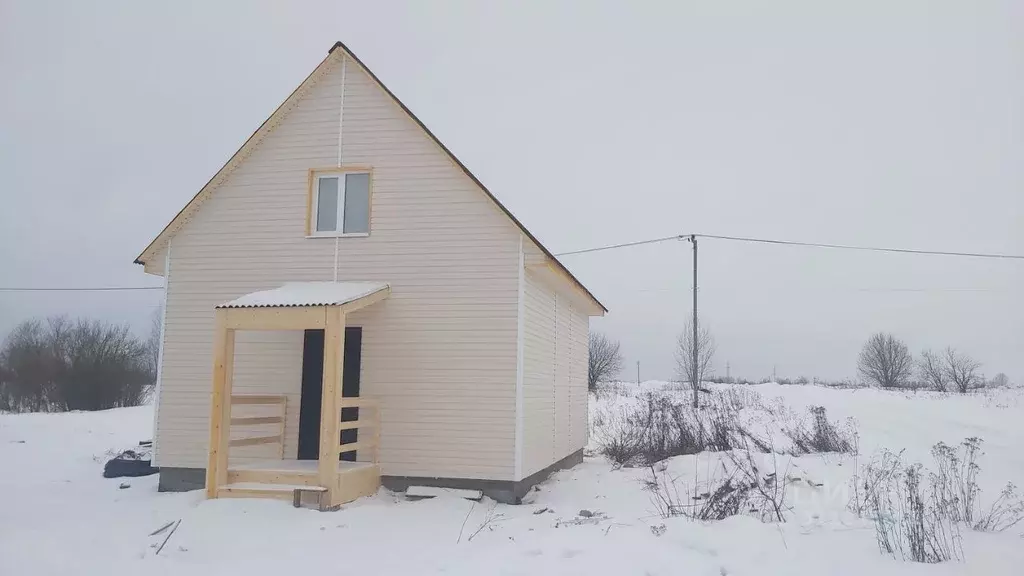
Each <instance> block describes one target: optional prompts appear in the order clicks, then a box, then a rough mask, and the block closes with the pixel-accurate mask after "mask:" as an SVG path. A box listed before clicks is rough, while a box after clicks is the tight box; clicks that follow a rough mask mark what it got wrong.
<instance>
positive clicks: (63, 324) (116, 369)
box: [0, 317, 155, 411]
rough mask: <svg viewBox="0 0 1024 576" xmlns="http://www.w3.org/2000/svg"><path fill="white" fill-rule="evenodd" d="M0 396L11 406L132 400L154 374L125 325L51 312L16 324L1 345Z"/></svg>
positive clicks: (101, 405)
mask: <svg viewBox="0 0 1024 576" xmlns="http://www.w3.org/2000/svg"><path fill="white" fill-rule="evenodd" d="M0 366H3V369H2V370H0V374H2V378H3V380H2V381H0V398H2V399H3V400H2V401H3V403H4V408H5V409H7V410H12V411H66V410H103V409H106V408H116V407H121V406H137V405H139V404H141V403H142V402H143V401H145V395H146V387H147V385H149V384H151V383H152V382H153V380H154V377H155V374H154V372H153V366H152V365H151V362H149V360H148V357H147V353H146V347H145V345H144V344H143V343H142V342H141V341H140V340H139V339H138V338H137V337H135V336H134V335H133V334H132V333H131V331H130V330H129V328H128V327H127V326H117V325H112V324H106V323H104V322H100V321H96V320H77V321H74V322H72V321H70V320H68V319H67V318H65V317H54V318H50V319H49V320H47V322H46V323H43V322H40V321H38V320H31V321H28V322H24V323H22V324H21V325H19V326H18V327H17V328H15V330H14V331H13V332H12V333H11V335H10V336H9V337H8V338H7V340H6V341H5V342H4V345H3V347H2V349H0Z"/></svg>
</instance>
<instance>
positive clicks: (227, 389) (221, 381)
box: [206, 308, 235, 498]
mask: <svg viewBox="0 0 1024 576" xmlns="http://www.w3.org/2000/svg"><path fill="white" fill-rule="evenodd" d="M214 324H215V327H214V332H213V394H212V398H211V401H210V457H209V461H208V462H207V464H206V497H207V498H216V497H217V488H218V487H219V486H223V485H224V484H226V483H227V477H228V445H229V444H230V442H231V380H232V378H233V373H234V365H235V331H234V330H230V329H228V328H227V322H226V318H225V313H224V310H223V309H219V308H218V309H217V310H216V312H215V321H214Z"/></svg>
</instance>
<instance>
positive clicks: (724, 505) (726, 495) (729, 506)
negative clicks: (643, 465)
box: [643, 466, 753, 522]
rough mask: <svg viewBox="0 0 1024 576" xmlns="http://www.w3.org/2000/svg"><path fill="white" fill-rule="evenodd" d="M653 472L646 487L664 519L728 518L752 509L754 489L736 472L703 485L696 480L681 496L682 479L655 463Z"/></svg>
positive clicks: (705, 519)
mask: <svg viewBox="0 0 1024 576" xmlns="http://www.w3.org/2000/svg"><path fill="white" fill-rule="evenodd" d="M650 472H651V476H650V478H648V479H645V480H644V481H643V484H644V489H645V490H647V491H648V492H650V493H651V502H652V503H653V504H654V507H655V509H656V510H657V512H658V515H659V516H661V517H662V518H670V517H673V516H684V517H686V518H689V519H691V520H699V521H702V522H706V521H713V520H724V519H726V518H729V517H731V516H736V515H738V514H741V513H743V512H745V511H746V510H748V509H749V508H750V502H749V501H750V495H751V492H752V490H753V488H752V487H751V486H749V485H745V484H742V483H740V482H737V479H736V475H735V474H730V475H729V476H728V477H726V478H724V479H721V478H715V479H710V480H709V481H708V482H707V483H706V484H705V485H704V486H703V487H700V486H698V485H697V484H696V483H695V484H694V486H693V489H692V492H691V493H687V494H683V495H680V493H679V488H678V486H677V483H678V478H673V477H671V476H670V475H669V473H668V472H667V471H666V470H662V471H661V472H658V471H657V470H655V468H654V467H653V466H652V467H651V469H650ZM687 498H688V499H689V502H687V501H686V499H687Z"/></svg>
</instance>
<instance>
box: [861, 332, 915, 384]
mask: <svg viewBox="0 0 1024 576" xmlns="http://www.w3.org/2000/svg"><path fill="white" fill-rule="evenodd" d="M913 370H914V360H913V358H912V357H911V355H910V351H909V350H908V349H907V345H906V344H905V343H903V341H902V340H900V339H898V338H896V337H895V336H893V335H892V334H886V333H883V332H879V333H877V334H875V335H873V336H872V337H871V338H869V339H868V341H867V343H866V344H864V348H863V349H861V351H860V358H859V359H858V360H857V372H858V373H859V374H860V376H861V377H862V378H864V379H865V380H867V381H868V382H869V383H873V384H875V385H877V386H880V387H882V388H905V387H906V386H907V383H908V382H909V381H910V377H911V376H912V375H913Z"/></svg>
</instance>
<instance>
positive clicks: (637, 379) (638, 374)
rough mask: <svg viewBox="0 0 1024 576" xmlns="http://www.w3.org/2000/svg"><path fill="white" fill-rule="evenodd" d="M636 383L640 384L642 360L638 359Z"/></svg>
mask: <svg viewBox="0 0 1024 576" xmlns="http://www.w3.org/2000/svg"><path fill="white" fill-rule="evenodd" d="M636 385H637V386H639V385H640V361H639V360H637V361H636Z"/></svg>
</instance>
